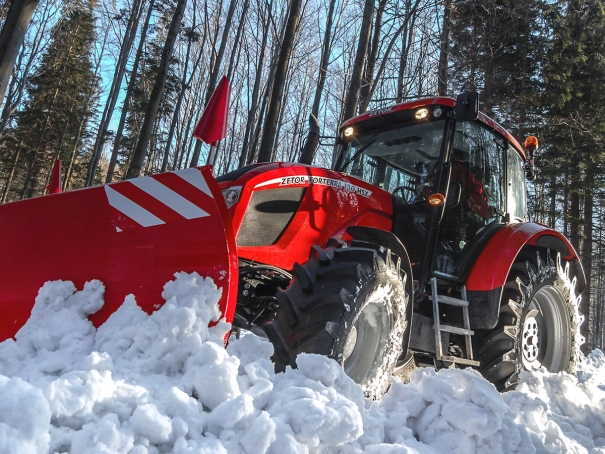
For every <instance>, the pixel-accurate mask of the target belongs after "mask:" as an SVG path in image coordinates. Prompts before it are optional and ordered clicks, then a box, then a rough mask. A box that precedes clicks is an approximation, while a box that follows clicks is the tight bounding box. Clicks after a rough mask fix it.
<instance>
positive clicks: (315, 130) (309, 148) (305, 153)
mask: <svg viewBox="0 0 605 454" xmlns="http://www.w3.org/2000/svg"><path fill="white" fill-rule="evenodd" d="M318 143H319V122H318V121H317V118H315V115H313V114H309V134H308V135H307V140H306V141H305V144H304V145H303V147H302V150H301V151H300V159H299V160H298V162H299V163H301V164H309V165H311V163H312V162H313V154H314V153H315V149H316V148H317V144H318Z"/></svg>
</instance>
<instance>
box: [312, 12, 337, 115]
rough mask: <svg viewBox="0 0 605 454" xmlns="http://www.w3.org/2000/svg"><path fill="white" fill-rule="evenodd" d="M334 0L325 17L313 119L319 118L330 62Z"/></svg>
mask: <svg viewBox="0 0 605 454" xmlns="http://www.w3.org/2000/svg"><path fill="white" fill-rule="evenodd" d="M335 7H336V0H330V6H329V7H328V15H327V17H326V30H325V32H324V40H323V44H322V46H321V63H320V64H319V74H318V75H317V87H316V88H315V97H314V98H313V107H312V108H311V113H312V114H313V116H314V117H315V118H317V117H319V104H320V103H321V96H322V94H323V90H324V86H325V84H326V74H327V72H328V63H329V62H330V52H331V51H332V23H333V21H334V8H335Z"/></svg>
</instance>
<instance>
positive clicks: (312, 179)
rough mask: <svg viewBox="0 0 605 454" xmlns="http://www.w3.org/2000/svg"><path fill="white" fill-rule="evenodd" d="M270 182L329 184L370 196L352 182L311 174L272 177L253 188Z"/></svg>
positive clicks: (369, 193) (332, 186) (289, 184)
mask: <svg viewBox="0 0 605 454" xmlns="http://www.w3.org/2000/svg"><path fill="white" fill-rule="evenodd" d="M272 184H279V186H292V185H299V184H302V185H318V186H329V187H331V188H334V189H344V190H345V191H348V192H354V193H355V194H359V195H361V196H363V197H370V196H371V195H372V191H370V190H368V189H364V188H362V187H359V186H357V185H354V184H352V183H349V182H347V181H343V180H335V179H334V178H326V177H316V176H313V175H291V176H288V177H279V178H274V179H273V180H268V181H265V182H263V183H259V184H257V185H256V186H255V187H254V188H255V189H256V188H260V187H262V186H269V185H272Z"/></svg>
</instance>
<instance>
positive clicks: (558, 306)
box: [479, 250, 582, 391]
mask: <svg viewBox="0 0 605 454" xmlns="http://www.w3.org/2000/svg"><path fill="white" fill-rule="evenodd" d="M581 323H582V317H581V315H580V314H579V312H578V297H577V295H576V292H575V289H574V287H573V285H572V282H571V280H570V278H569V267H565V263H563V264H562V262H561V257H560V255H559V254H553V253H551V252H550V251H543V250H533V251H527V252H523V253H521V254H519V257H518V258H517V259H516V260H515V263H514V264H513V266H512V267H511V270H510V272H509V276H508V279H507V282H506V284H505V286H504V289H503V292H502V301H501V304H500V319H499V321H498V325H497V326H496V328H495V329H493V330H492V331H490V332H488V333H486V335H485V336H484V337H483V339H481V338H479V339H480V340H479V357H480V360H481V372H482V373H483V375H484V376H485V377H486V378H487V379H488V380H489V381H491V382H492V383H493V384H494V385H495V386H496V387H497V388H498V389H499V390H500V391H507V390H510V389H514V388H515V386H516V385H517V383H518V382H519V373H520V372H521V370H523V369H525V370H536V369H538V368H540V367H545V368H546V369H547V370H548V371H549V372H560V371H567V372H569V373H573V372H574V370H575V365H576V363H577V361H578V359H579V357H580V344H581V343H582V337H581V336H580V334H579V327H580V324H581Z"/></svg>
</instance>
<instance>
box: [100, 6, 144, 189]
mask: <svg viewBox="0 0 605 454" xmlns="http://www.w3.org/2000/svg"><path fill="white" fill-rule="evenodd" d="M154 5H155V1H154V0H151V2H150V3H149V9H148V10H147V17H146V18H145V22H144V23H143V30H142V31H141V40H140V41H139V47H138V49H137V54H136V56H135V58H134V63H133V64H132V71H131V72H130V80H129V81H128V88H127V89H126V95H125V98H124V103H123V105H122V113H121V114H120V122H119V124H118V130H117V131H116V136H115V137H114V139H113V150H112V152H111V158H110V159H109V168H108V169H107V177H106V178H105V183H111V181H112V180H113V174H114V172H115V169H116V164H117V162H118V154H119V151H120V143H121V142H122V136H123V135H124V126H125V125H126V117H127V116H128V110H129V108H130V98H131V97H132V92H133V90H134V85H135V82H136V75H137V73H138V72H139V63H140V61H141V55H143V48H144V47H145V40H146V38H147V30H148V29H149V21H150V20H151V13H152V11H153V7H154Z"/></svg>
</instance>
